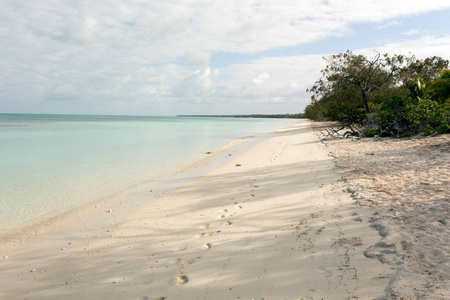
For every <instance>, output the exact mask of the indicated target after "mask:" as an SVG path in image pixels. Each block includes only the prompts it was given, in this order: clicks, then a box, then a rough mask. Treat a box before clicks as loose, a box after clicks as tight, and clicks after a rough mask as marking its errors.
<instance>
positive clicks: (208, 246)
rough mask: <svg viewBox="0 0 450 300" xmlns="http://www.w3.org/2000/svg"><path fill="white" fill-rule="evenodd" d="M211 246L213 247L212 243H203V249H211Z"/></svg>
mask: <svg viewBox="0 0 450 300" xmlns="http://www.w3.org/2000/svg"><path fill="white" fill-rule="evenodd" d="M209 248H211V244H203V245H202V249H203V250H207V249H209Z"/></svg>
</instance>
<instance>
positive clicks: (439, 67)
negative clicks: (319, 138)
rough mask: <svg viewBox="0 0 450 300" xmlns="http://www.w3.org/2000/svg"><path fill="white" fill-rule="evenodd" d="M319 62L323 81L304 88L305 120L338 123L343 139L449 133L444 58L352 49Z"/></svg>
mask: <svg viewBox="0 0 450 300" xmlns="http://www.w3.org/2000/svg"><path fill="white" fill-rule="evenodd" d="M324 59H325V60H326V62H327V64H326V67H325V68H324V69H323V70H322V71H321V73H322V77H321V78H320V79H319V80H317V81H316V82H315V84H314V85H313V86H312V87H311V88H310V89H308V90H307V91H308V92H310V93H312V96H311V103H310V104H309V105H308V106H307V107H306V108H305V111H304V116H305V117H306V118H309V119H312V120H316V121H317V120H329V121H337V122H339V123H340V124H342V128H341V129H343V128H348V129H349V130H348V131H347V132H346V133H345V135H355V136H366V137H373V136H375V135H379V136H410V135H414V134H418V133H423V134H425V135H429V134H432V133H440V134H442V133H450V125H449V123H450V70H448V69H447V68H448V66H449V61H448V60H445V59H443V58H441V57H438V56H433V57H428V58H426V59H423V60H422V59H417V58H416V57H415V56H410V57H407V56H404V55H393V56H390V55H389V54H380V53H375V55H374V57H372V58H368V57H366V56H364V55H361V54H354V53H352V52H351V51H347V52H345V53H340V54H337V55H332V56H330V57H326V58H324ZM334 133H337V131H334Z"/></svg>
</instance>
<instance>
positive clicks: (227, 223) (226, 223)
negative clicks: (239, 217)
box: [223, 221, 233, 226]
mask: <svg viewBox="0 0 450 300" xmlns="http://www.w3.org/2000/svg"><path fill="white" fill-rule="evenodd" d="M223 224H224V225H227V226H228V225H231V224H233V223H231V222H230V221H228V222H225V223H223Z"/></svg>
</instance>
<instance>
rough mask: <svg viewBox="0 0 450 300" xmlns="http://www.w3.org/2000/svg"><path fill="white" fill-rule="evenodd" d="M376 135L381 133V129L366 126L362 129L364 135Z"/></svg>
mask: <svg viewBox="0 0 450 300" xmlns="http://www.w3.org/2000/svg"><path fill="white" fill-rule="evenodd" d="M376 135H381V130H380V129H378V128H366V129H364V136H365V137H374V136H376Z"/></svg>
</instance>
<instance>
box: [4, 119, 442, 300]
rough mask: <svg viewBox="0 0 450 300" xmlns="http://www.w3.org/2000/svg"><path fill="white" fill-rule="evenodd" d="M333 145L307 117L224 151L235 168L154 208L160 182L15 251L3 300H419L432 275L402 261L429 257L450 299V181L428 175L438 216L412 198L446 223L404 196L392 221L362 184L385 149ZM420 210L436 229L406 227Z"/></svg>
mask: <svg viewBox="0 0 450 300" xmlns="http://www.w3.org/2000/svg"><path fill="white" fill-rule="evenodd" d="M447 141H448V140H447ZM326 143H327V145H328V147H327V146H326V145H325V144H323V143H322V142H321V141H320V139H319V138H318V136H317V135H316V134H315V133H314V132H313V131H312V129H311V123H310V122H309V121H300V122H298V123H296V124H294V125H292V126H290V127H287V128H285V129H284V130H281V131H278V132H276V133H275V134H274V136H273V137H272V138H270V139H268V140H265V141H263V142H261V143H260V144H258V145H256V146H255V147H253V148H252V149H250V150H248V151H246V152H243V153H235V155H232V156H228V152H227V151H230V153H231V151H232V149H231V148H230V149H225V150H224V151H222V152H220V153H215V154H213V155H216V156H217V155H218V156H226V157H227V159H228V163H227V164H225V165H224V166H221V167H218V168H216V169H214V170H212V171H210V172H208V173H207V174H204V175H202V176H200V177H197V178H194V179H193V180H192V181H190V182H189V183H186V184H184V185H183V186H181V187H179V188H177V189H175V190H173V191H170V192H166V193H165V194H161V195H159V196H158V197H156V199H154V200H152V201H150V202H146V201H144V200H143V199H146V197H147V196H149V195H150V194H152V193H153V192H152V191H151V184H149V185H148V186H143V187H141V188H139V192H136V193H129V194H124V195H119V196H118V199H119V200H120V201H118V202H117V204H116V206H114V208H112V209H111V208H110V206H109V205H110V203H105V204H103V205H101V204H99V205H98V207H95V208H93V209H92V211H91V212H90V213H89V214H86V215H83V216H80V217H77V218H72V219H71V220H69V221H67V222H66V223H64V224H61V225H59V226H56V227H55V228H52V229H49V230H47V232H45V233H43V234H40V235H38V236H36V237H35V238H32V239H28V240H26V241H24V242H22V243H20V244H17V245H15V246H9V247H4V248H3V249H1V253H0V255H1V257H0V268H1V271H0V272H1V273H0V274H1V275H0V299H167V300H170V299H249V300H250V299H258V300H260V299H377V298H380V299H383V298H389V297H391V298H392V297H396V296H392V294H393V293H396V292H398V288H399V287H401V286H405V287H406V286H407V287H408V290H407V294H405V295H408V296H407V297H405V298H403V299H415V298H414V295H413V294H412V293H413V290H412V289H409V287H410V286H411V287H412V286H413V285H414V284H415V282H416V281H417V282H419V281H420V280H421V278H422V277H420V276H423V275H422V274H416V273H414V274H413V275H412V277H410V276H408V272H409V270H411V269H414V268H415V267H414V266H413V265H412V264H411V266H410V265H408V264H406V263H404V262H402V259H403V257H405V259H403V260H406V261H408V259H409V258H410V257H409V256H407V255H405V256H402V255H403V254H402V253H409V252H408V251H410V249H412V250H411V251H415V252H417V253H423V257H422V256H420V255H418V260H420V259H422V260H423V261H424V262H426V263H430V264H433V263H435V262H436V260H439V262H442V261H444V265H442V267H440V265H434V267H433V268H429V269H427V270H428V271H429V272H432V274H431V275H429V276H430V280H432V281H428V284H430V283H431V284H432V283H435V286H436V288H435V289H434V290H433V291H432V292H433V293H434V294H436V295H438V294H439V293H446V292H447V291H446V287H445V286H444V285H443V284H444V283H445V282H444V281H440V280H441V277H444V278H445V276H447V275H448V262H447V260H446V259H448V234H447V236H441V235H442V234H443V230H448V225H447V221H446V217H447V216H446V214H444V213H442V210H443V209H444V208H445V207H441V206H435V205H438V204H437V203H438V202H439V201H438V200H439V199H440V197H441V196H442V197H447V199H448V183H449V182H448V179H446V180H442V179H439V184H437V181H433V180H431V179H430V180H428V179H426V181H424V180H425V179H421V182H422V181H423V182H428V183H429V185H424V186H427V187H432V188H433V189H434V188H436V190H432V192H429V193H427V194H426V195H428V198H429V199H434V200H436V201H434V200H433V201H434V202H433V201H432V203H434V204H433V205H430V206H429V207H428V206H426V205H428V204H426V203H424V202H423V201H419V200H417V201H416V200H414V199H415V198H413V197H411V198H407V199H408V201H412V202H411V205H415V204H417V203H421V206H420V209H423V210H424V211H425V210H427V211H428V210H430V213H432V210H434V209H436V210H438V211H439V212H437V213H439V214H440V217H439V218H437V217H436V218H437V219H435V221H432V220H431V219H428V218H425V219H423V218H422V216H421V215H415V213H413V211H412V210H411V211H410V210H408V207H411V206H408V205H406V206H405V207H403V206H401V204H402V203H406V202H402V201H403V200H402V199H398V202H399V204H398V206H396V209H395V210H394V211H389V209H390V208H389V207H390V204H389V205H388V203H387V202H386V201H388V200H385V202H377V201H378V200H376V199H372V198H371V197H372V193H374V194H375V193H376V191H375V190H374V191H372V190H370V191H368V190H369V189H368V188H366V186H365V185H363V184H362V183H361V184H360V185H358V183H357V181H358V180H366V179H367V178H369V177H370V176H373V177H377V178H378V176H380V174H378V173H373V174H372V173H371V174H369V173H367V174H365V173H364V172H363V171H361V170H364V168H366V165H365V164H366V158H370V159H374V158H376V157H377V156H378V154H377V153H378V152H377V149H375V148H372V146H370V145H369V144H370V143H372V144H376V143H385V142H384V141H381V142H380V141H372V142H370V141H369V142H366V141H357V142H354V143H353V144H350V143H352V142H351V141H336V142H326ZM388 143H389V142H388ZM394 144H395V142H394ZM349 145H350V147H349V148H350V149H356V148H355V147H353V146H354V145H364V146H365V145H369V146H368V147H369V148H370V149H371V150H370V151H371V152H374V155H371V154H370V155H367V154H366V153H364V154H359V155H357V156H358V158H359V160H354V159H353V157H350V158H348V157H347V160H346V158H345V157H344V156H345V155H347V150H345V151H344V150H342V149H345V147H347V146H349ZM424 147H425V148H426V146H424ZM439 147H440V146H439ZM439 147H437V149H434V148H432V149H433V150H432V151H440V150H439V149H440V148H439ZM330 149H331V150H332V152H333V154H334V155H335V156H336V157H338V158H337V160H336V159H334V158H333V157H332V156H330ZM336 149H338V150H336ZM339 149H340V150H342V152H339ZM358 149H359V148H358ZM355 151H359V150H355ZM392 151H394V152H395V149H393V150H392ZM411 151H412V150H411ZM363 152H364V151H363ZM439 153H440V152H439ZM442 155H446V157H447V161H446V166H445V168H446V171H443V172H444V173H440V174H441V175H443V176H448V172H447V171H448V152H443V154H442ZM392 156H393V157H397V156H396V155H395V154H392ZM408 157H412V155H410V156H408ZM396 159H397V158H395V159H393V161H396ZM336 163H337V167H336ZM352 163H356V164H358V166H357V167H353V165H352ZM424 164H425V165H426V166H427V167H428V163H426V162H425V163H424ZM418 166H419V164H418ZM349 168H350V169H349ZM358 168H359V169H358ZM374 168H389V164H388V162H384V163H375V166H374ZM437 169H439V168H437ZM369 170H371V168H370V167H369ZM377 170H378V169H377ZM433 170H434V169H433ZM406 171H411V169H410V167H406ZM421 171H424V170H422V169H421ZM361 172H363V173H361ZM396 172H397V171H396V170H392V171H390V172H389V173H388V174H387V175H382V176H397V175H396V174H395V173H396ZM433 172H441V171H440V170H434V171H433ZM412 173H413V172H409V173H408V174H409V175H408V176H415V175H414V174H412ZM361 174H365V175H366V176H367V177H362V176H359V175H361ZM383 174H384V173H383ZM433 174H434V173H433ZM342 176H344V177H346V179H347V181H342ZM386 178H387V179H386V180H387V181H392V182H393V184H394V183H396V184H398V188H399V189H404V190H399V191H398V193H399V195H401V194H402V193H403V194H407V193H409V190H408V188H405V187H404V186H403V184H402V183H401V182H396V181H395V182H394V180H392V178H391V177H386ZM408 178H410V177H408ZM414 178H415V177H414ZM427 178H428V177H427ZM447 178H448V177H447ZM367 180H368V182H369V183H370V184H372V181H371V179H367ZM369 183H367V182H365V183H364V184H367V186H368V185H369ZM418 184H420V185H422V184H421V183H420V182H419V183H418ZM348 188H350V189H349V191H352V193H349V192H348V191H347V189H348ZM365 193H368V194H367V195H366V194H365ZM388 195H389V194H388ZM352 196H353V197H352ZM383 196H384V194H383ZM390 196H391V195H389V196H386V197H387V198H389V197H390ZM399 197H400V196H399ZM424 197H425V196H424ZM400 198H401V197H400ZM438 198H439V199H438ZM409 199H411V200H409ZM441 200H442V199H441ZM391 202H392V201H391ZM441 202H444V201H441ZM382 203H384V204H382ZM408 203H409V202H408ZM439 203H440V202H439ZM121 205H122V206H127V207H128V212H127V213H125V211H127V210H121V208H120V207H121ZM439 205H441V204H439ZM442 205H444V204H442ZM130 206H133V209H132V210H129V207H130ZM447 212H448V211H447ZM396 213H397V214H400V216H399V215H397V216H396ZM403 214H405V215H403ZM411 214H412V215H414V217H415V218H417V220H416V221H414V222H419V224H420V226H424V228H426V229H424V230H422V229H421V228H420V227H417V228H415V227H414V228H413V229H414V230H416V231H417V233H410V232H406V233H403V231H400V229H401V228H403V227H402V226H409V225H408V222H409V221H408V218H406V219H405V218H404V216H410V215H411ZM396 217H398V220H403V221H401V222H400V221H399V222H397V219H395V218H396ZM99 220H103V221H99ZM396 222H397V223H396ZM429 222H431V223H433V224H428V223H429ZM391 223H392V224H393V225H392V226H397V227H392V228H393V230H394V231H393V232H392V231H391V230H390V229H388V228H387V227H389V226H391ZM441 223H442V224H441ZM428 225H429V226H428ZM397 228H398V229H397ZM408 228H409V227H408ZM428 229H430V232H428V231H427V230H428ZM380 232H381V233H382V234H383V236H381V235H380V234H379V233H380ZM427 234H429V235H430V240H429V241H430V242H431V243H432V244H430V245H427V246H426V247H428V248H423V249H422V247H424V244H426V243H427V240H423V242H421V244H415V243H414V241H413V240H409V237H414V238H416V239H418V240H420V239H422V238H423V236H424V235H427ZM403 235H406V237H405V236H403ZM437 236H439V238H437V239H431V237H437ZM390 237H392V240H391V239H390ZM397 239H399V244H398V243H396V241H397ZM446 239H447V240H446ZM402 241H405V243H402ZM438 243H442V244H438ZM445 243H446V244H445ZM417 247H418V248H419V249H416V248H417ZM427 249H428V250H429V251H427ZM419 256H420V257H422V258H420V257H419ZM382 261H383V262H382ZM414 263H415V262H414ZM419 267H420V268H421V267H422V266H421V265H418V266H417V268H419ZM402 268H403V269H402ZM402 270H404V271H402ZM414 271H416V269H414ZM420 271H422V270H420ZM402 272H403V273H402ZM440 276H441V277H440ZM437 283H439V285H438V284H437ZM441 283H442V284H441ZM447 283H448V282H447ZM420 289H421V292H422V291H425V289H426V292H427V293H428V292H429V288H426V287H422V286H420ZM430 293H431V292H430ZM410 295H412V296H410ZM408 297H409V298H408Z"/></svg>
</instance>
